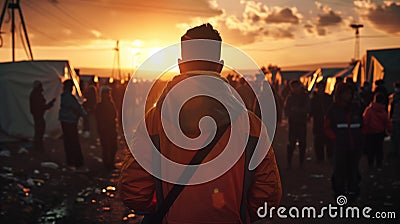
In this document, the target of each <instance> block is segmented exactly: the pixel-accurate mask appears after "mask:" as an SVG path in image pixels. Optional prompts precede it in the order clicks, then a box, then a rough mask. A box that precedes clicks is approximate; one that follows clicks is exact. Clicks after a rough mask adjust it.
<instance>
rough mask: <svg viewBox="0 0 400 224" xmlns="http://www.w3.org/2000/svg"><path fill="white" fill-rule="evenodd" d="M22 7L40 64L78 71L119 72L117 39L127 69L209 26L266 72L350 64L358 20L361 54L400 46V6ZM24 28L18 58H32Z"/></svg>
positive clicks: (200, 1)
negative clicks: (60, 62)
mask: <svg viewBox="0 0 400 224" xmlns="http://www.w3.org/2000/svg"><path fill="white" fill-rule="evenodd" d="M4 2H5V0H1V1H0V3H1V6H3V5H4ZM21 7H22V10H23V13H24V17H25V22H26V24H27V28H28V33H29V37H30V40H31V44H32V49H33V54H34V58H35V59H67V60H70V62H71V64H72V65H73V66H75V67H101V68H109V67H113V61H114V51H113V48H114V47H115V41H116V40H120V47H121V66H122V67H125V68H132V67H137V66H139V65H140V63H141V62H143V61H144V60H145V58H147V57H148V56H150V55H151V54H152V53H154V52H156V51H158V50H159V49H161V48H163V47H166V46H168V45H170V44H174V43H177V42H178V41H179V40H180V36H181V35H182V34H184V33H185V31H186V30H187V29H188V28H191V27H194V26H196V25H200V24H202V23H206V22H210V23H211V24H212V25H213V26H214V27H215V28H216V29H218V30H219V31H220V33H221V36H222V39H223V40H224V41H225V42H227V43H229V44H231V45H234V46H237V47H239V48H240V49H242V50H244V51H245V52H246V53H247V54H249V55H250V56H251V57H253V58H254V59H255V61H256V62H257V63H258V64H259V65H260V66H261V65H268V64H276V65H279V66H283V67H284V66H290V65H299V64H313V63H321V62H345V61H350V59H351V58H352V57H353V54H354V31H353V30H352V29H351V28H350V27H349V25H350V24H351V23H354V22H357V23H362V24H364V26H365V27H364V28H363V29H362V30H361V54H363V52H365V50H366V49H377V48H393V47H400V1H381V0H362V1H351V0H319V1H311V0H302V1H300V0H268V1H267V0H250V1H244V0H242V1H235V0H210V1H209V0H195V1H189V0H151V1H139V0H21ZM9 17H10V16H9V15H8V14H6V16H5V21H4V23H3V26H2V28H1V31H2V32H4V33H3V34H2V38H3V47H2V48H0V61H10V60H11V49H10V46H11V38H10V36H11V35H10V30H11V28H10V27H11V26H10V24H11V23H10V22H9ZM17 18H18V17H17ZM16 24H17V31H18V33H17V46H18V47H19V51H18V52H17V59H18V60H25V59H27V57H26V55H25V53H24V51H23V50H22V45H21V37H20V34H19V31H20V30H21V26H20V22H19V20H18V19H17V23H16Z"/></svg>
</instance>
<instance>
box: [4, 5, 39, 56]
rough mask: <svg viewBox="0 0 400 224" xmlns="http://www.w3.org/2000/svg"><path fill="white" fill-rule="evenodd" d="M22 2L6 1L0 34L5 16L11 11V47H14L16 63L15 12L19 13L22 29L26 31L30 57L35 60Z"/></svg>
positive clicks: (13, 52)
mask: <svg viewBox="0 0 400 224" xmlns="http://www.w3.org/2000/svg"><path fill="white" fill-rule="evenodd" d="M19 1H20V0H6V1H5V2H4V6H3V10H2V12H1V16H0V33H1V26H2V25H3V21H4V15H5V14H6V12H7V10H11V45H12V61H13V62H14V61H15V10H17V11H18V15H19V18H20V20H21V24H22V28H23V29H24V34H25V41H26V43H27V45H28V50H29V56H30V59H31V60H33V54H32V49H31V43H30V42H29V37H28V31H27V29H26V25H25V20H24V16H23V14H22V9H21V6H20V4H19Z"/></svg>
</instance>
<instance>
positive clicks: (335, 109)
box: [324, 83, 363, 201]
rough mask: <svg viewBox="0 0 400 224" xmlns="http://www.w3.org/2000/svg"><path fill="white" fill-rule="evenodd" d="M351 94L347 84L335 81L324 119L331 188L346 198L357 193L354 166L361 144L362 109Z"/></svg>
mask: <svg viewBox="0 0 400 224" xmlns="http://www.w3.org/2000/svg"><path fill="white" fill-rule="evenodd" d="M353 96H354V93H353V88H352V86H351V85H349V84H348V83H339V84H338V85H337V87H336V92H335V95H334V103H333V104H332V106H331V107H330V109H329V110H328V113H327V115H326V118H325V122H324V125H325V134H326V135H327V136H328V137H329V139H330V140H331V141H332V145H333V147H334V162H333V166H334V167H333V175H332V187H333V191H334V192H335V196H336V197H337V196H339V195H345V196H347V198H348V199H349V200H350V201H354V200H356V198H357V197H358V195H359V193H360V188H359V182H360V174H359V167H358V166H359V161H360V157H361V149H362V145H363V141H362V133H361V128H362V111H361V110H360V108H359V105H358V104H354V101H353Z"/></svg>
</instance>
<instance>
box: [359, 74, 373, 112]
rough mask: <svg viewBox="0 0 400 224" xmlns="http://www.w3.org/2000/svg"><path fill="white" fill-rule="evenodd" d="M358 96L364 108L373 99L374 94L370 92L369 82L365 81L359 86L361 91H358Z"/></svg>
mask: <svg viewBox="0 0 400 224" xmlns="http://www.w3.org/2000/svg"><path fill="white" fill-rule="evenodd" d="M360 97H361V100H362V101H361V102H362V106H363V108H364V109H365V108H366V107H367V106H368V105H369V104H370V103H371V102H372V100H373V98H374V94H373V93H372V90H371V83H369V82H367V81H365V82H364V84H363V87H362V88H361V93H360Z"/></svg>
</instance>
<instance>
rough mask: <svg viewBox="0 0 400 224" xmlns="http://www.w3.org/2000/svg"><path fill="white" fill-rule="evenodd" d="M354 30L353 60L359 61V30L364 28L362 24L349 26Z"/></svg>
mask: <svg viewBox="0 0 400 224" xmlns="http://www.w3.org/2000/svg"><path fill="white" fill-rule="evenodd" d="M350 27H351V28H353V29H354V30H355V32H356V33H355V35H356V36H355V45H354V60H355V61H357V60H359V59H360V29H361V28H363V27H364V25H363V24H360V23H353V24H351V25H350Z"/></svg>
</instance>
